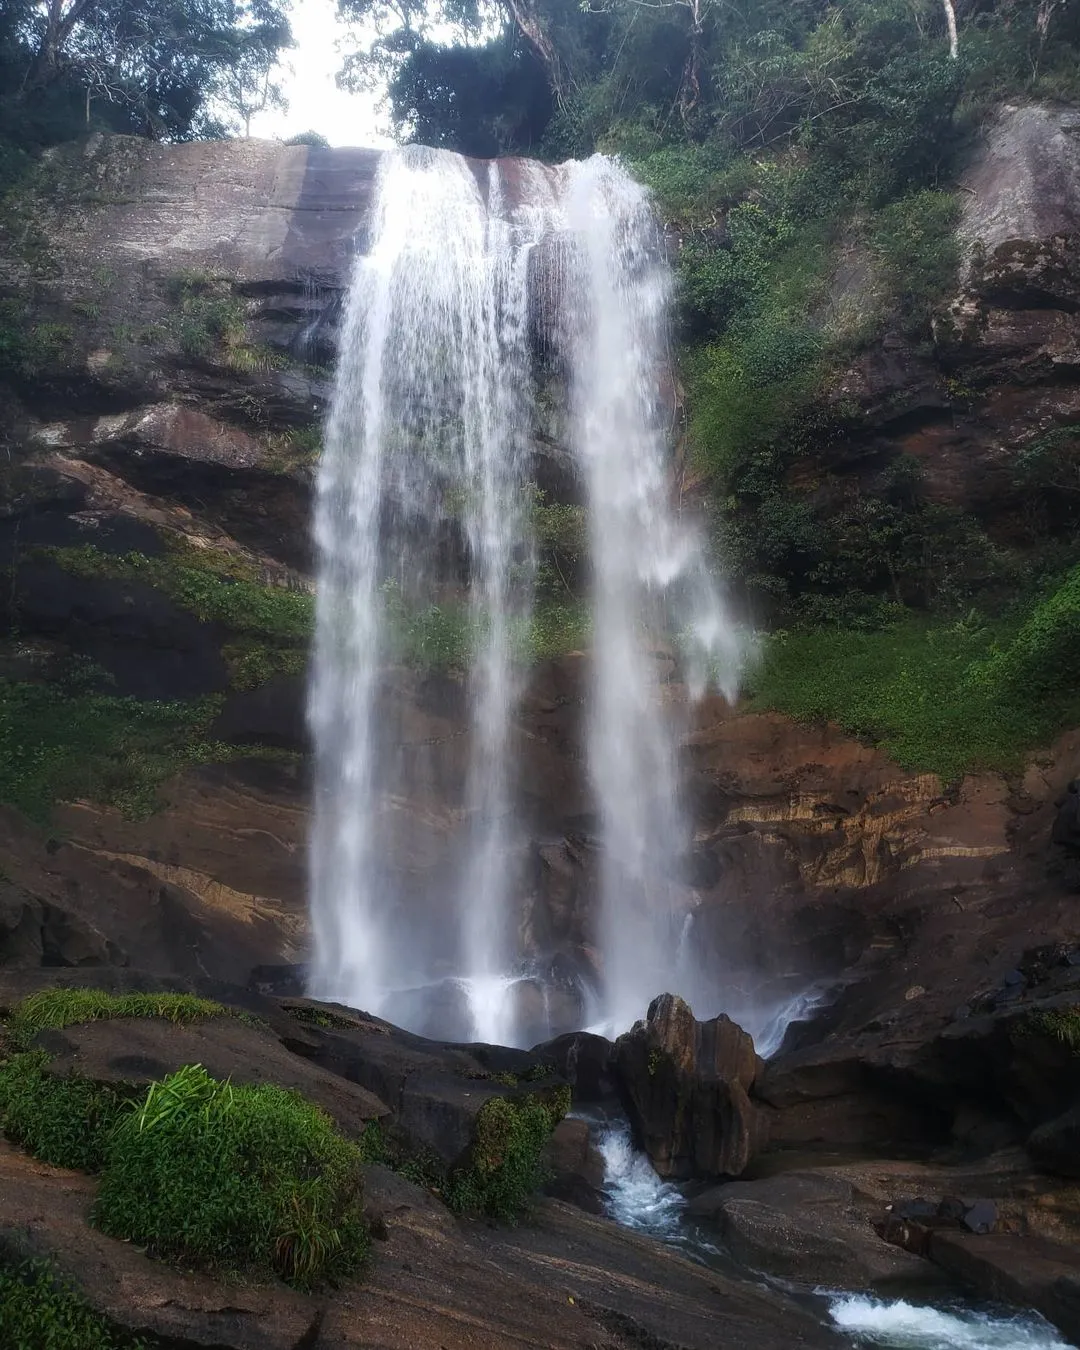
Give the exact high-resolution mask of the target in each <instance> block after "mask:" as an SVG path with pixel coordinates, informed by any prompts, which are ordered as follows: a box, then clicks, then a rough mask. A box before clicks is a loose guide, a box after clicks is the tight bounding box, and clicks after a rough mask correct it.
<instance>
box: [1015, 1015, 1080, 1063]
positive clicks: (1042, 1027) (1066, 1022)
mask: <svg viewBox="0 0 1080 1350" xmlns="http://www.w3.org/2000/svg"><path fill="white" fill-rule="evenodd" d="M1024 1030H1025V1031H1029V1032H1035V1033H1037V1034H1039V1035H1042V1036H1049V1037H1050V1039H1051V1040H1054V1041H1059V1042H1060V1043H1061V1044H1062V1045H1065V1046H1068V1048H1069V1049H1070V1050H1071V1051H1072V1052H1073V1054H1075V1055H1080V1007H1074V1008H1054V1009H1051V1010H1050V1011H1049V1012H1037V1013H1032V1014H1031V1015H1030V1016H1029V1017H1027V1018H1026V1019H1025V1022H1024Z"/></svg>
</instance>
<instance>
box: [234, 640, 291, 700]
mask: <svg viewBox="0 0 1080 1350" xmlns="http://www.w3.org/2000/svg"><path fill="white" fill-rule="evenodd" d="M221 654H222V656H223V657H224V658H225V664H226V665H227V666H228V668H229V684H230V685H231V686H232V687H233V688H234V689H257V688H258V687H259V685H261V684H265V683H266V681H267V680H269V679H272V678H273V677H274V676H275V675H303V673H304V671H305V670H306V669H307V663H308V654H307V650H306V649H305V648H302V647H279V646H276V645H274V644H273V643H269V642H260V641H259V640H258V639H257V638H251V637H248V638H243V639H240V640H238V641H236V642H227V643H225V644H224V646H223V647H222V648H221Z"/></svg>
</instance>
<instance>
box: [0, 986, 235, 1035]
mask: <svg viewBox="0 0 1080 1350" xmlns="http://www.w3.org/2000/svg"><path fill="white" fill-rule="evenodd" d="M228 1015H230V1009H228V1008H226V1007H225V1006H224V1004H221V1003H215V1002H214V1001H213V1000H212V999H207V998H196V996H195V995H194V994H108V993H106V992H105V991H104V990H103V989H42V990H39V992H38V993H36V994H30V995H28V996H27V997H26V998H24V999H23V1000H22V1001H21V1002H20V1003H18V1004H16V1006H15V1008H14V1009H13V1011H12V1013H11V1017H10V1019H9V1021H8V1024H7V1031H8V1035H9V1036H10V1037H11V1039H12V1041H13V1042H14V1044H15V1045H17V1046H21V1047H25V1046H27V1045H29V1043H30V1042H31V1040H33V1038H34V1037H35V1036H36V1035H37V1033H38V1032H39V1031H46V1030H49V1031H62V1030H63V1029H64V1027H70V1026H77V1025H78V1024H80V1023H83V1022H99V1021H101V1020H103V1019H106V1018H114V1017H163V1018H165V1019H166V1020H167V1021H170V1022H177V1023H186V1022H200V1021H203V1020H204V1019H206V1018H208V1017H225V1016H228Z"/></svg>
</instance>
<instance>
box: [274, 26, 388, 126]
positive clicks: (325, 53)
mask: <svg viewBox="0 0 1080 1350" xmlns="http://www.w3.org/2000/svg"><path fill="white" fill-rule="evenodd" d="M290 11H291V12H290V17H291V20H292V28H293V36H294V37H295V38H296V46H295V47H294V48H293V50H292V51H290V52H287V53H286V56H285V62H284V65H285V69H284V70H283V78H282V85H283V87H284V90H285V93H286V94H287V96H288V99H289V110H288V112H284V113H282V112H278V111H276V110H270V111H268V112H264V113H259V114H258V115H257V116H255V117H253V118H252V119H251V134H252V135H253V136H268V137H280V138H281V139H283V140H284V139H286V138H288V137H289V136H296V135H298V134H299V133H300V132H302V131H319V132H321V133H322V134H323V135H324V136H325V137H326V139H327V140H328V141H329V142H330V144H331V145H364V146H385V145H392V144H393V142H392V140H391V139H390V136H389V134H388V128H387V120H388V119H387V117H386V115H385V114H381V113H379V112H378V111H377V107H376V105H377V103H378V98H377V97H376V96H375V95H374V94H345V93H342V91H341V90H340V89H338V87H337V85H335V83H334V76H335V75H336V74H337V71H338V68H339V67H340V65H341V56H340V54H339V53H338V50H337V45H336V44H337V41H338V39H339V38H340V37H341V36H342V34H343V31H344V30H343V29H342V27H341V25H340V24H339V23H338V21H337V17H336V13H337V11H336V3H335V0H292V5H291V7H290ZM380 129H381V130H380Z"/></svg>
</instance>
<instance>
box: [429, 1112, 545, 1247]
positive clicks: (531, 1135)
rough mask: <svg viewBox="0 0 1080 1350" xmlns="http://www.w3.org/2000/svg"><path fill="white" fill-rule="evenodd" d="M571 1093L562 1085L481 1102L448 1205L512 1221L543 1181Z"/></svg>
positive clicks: (462, 1211) (453, 1183)
mask: <svg viewBox="0 0 1080 1350" xmlns="http://www.w3.org/2000/svg"><path fill="white" fill-rule="evenodd" d="M569 1095H570V1090H569V1088H565V1089H555V1090H554V1091H553V1092H550V1093H545V1094H543V1095H541V1094H532V1095H530V1096H527V1097H492V1098H491V1100H490V1101H487V1102H485V1103H484V1105H483V1106H482V1107H481V1108H480V1110H479V1112H478V1113H477V1116H476V1129H475V1135H474V1138H473V1144H472V1149H471V1152H470V1156H469V1163H468V1166H467V1167H465V1168H463V1169H460V1170H458V1171H457V1172H455V1173H454V1175H453V1176H452V1177H451V1178H450V1183H449V1186H448V1188H447V1192H446V1201H447V1204H448V1205H449V1206H450V1208H451V1209H453V1210H455V1211H456V1212H457V1213H467V1212H476V1213H481V1214H486V1215H488V1216H489V1217H490V1218H493V1219H500V1220H502V1221H504V1222H507V1223H512V1222H513V1221H514V1220H515V1219H516V1218H517V1217H518V1216H519V1215H520V1214H521V1211H522V1210H523V1209H524V1208H525V1207H526V1205H527V1204H528V1202H529V1200H530V1199H531V1197H532V1196H533V1195H534V1194H535V1193H536V1192H537V1191H538V1190H539V1189H540V1187H541V1186H542V1185H543V1184H544V1181H545V1180H546V1177H547V1172H546V1168H545V1165H544V1149H545V1148H546V1146H547V1141H548V1138H549V1137H550V1135H551V1131H552V1130H553V1129H554V1128H555V1126H556V1125H557V1124H558V1123H559V1121H560V1120H561V1119H562V1118H563V1116H564V1115H565V1114H566V1112H567V1111H568V1110H569V1108H570V1102H569Z"/></svg>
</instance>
